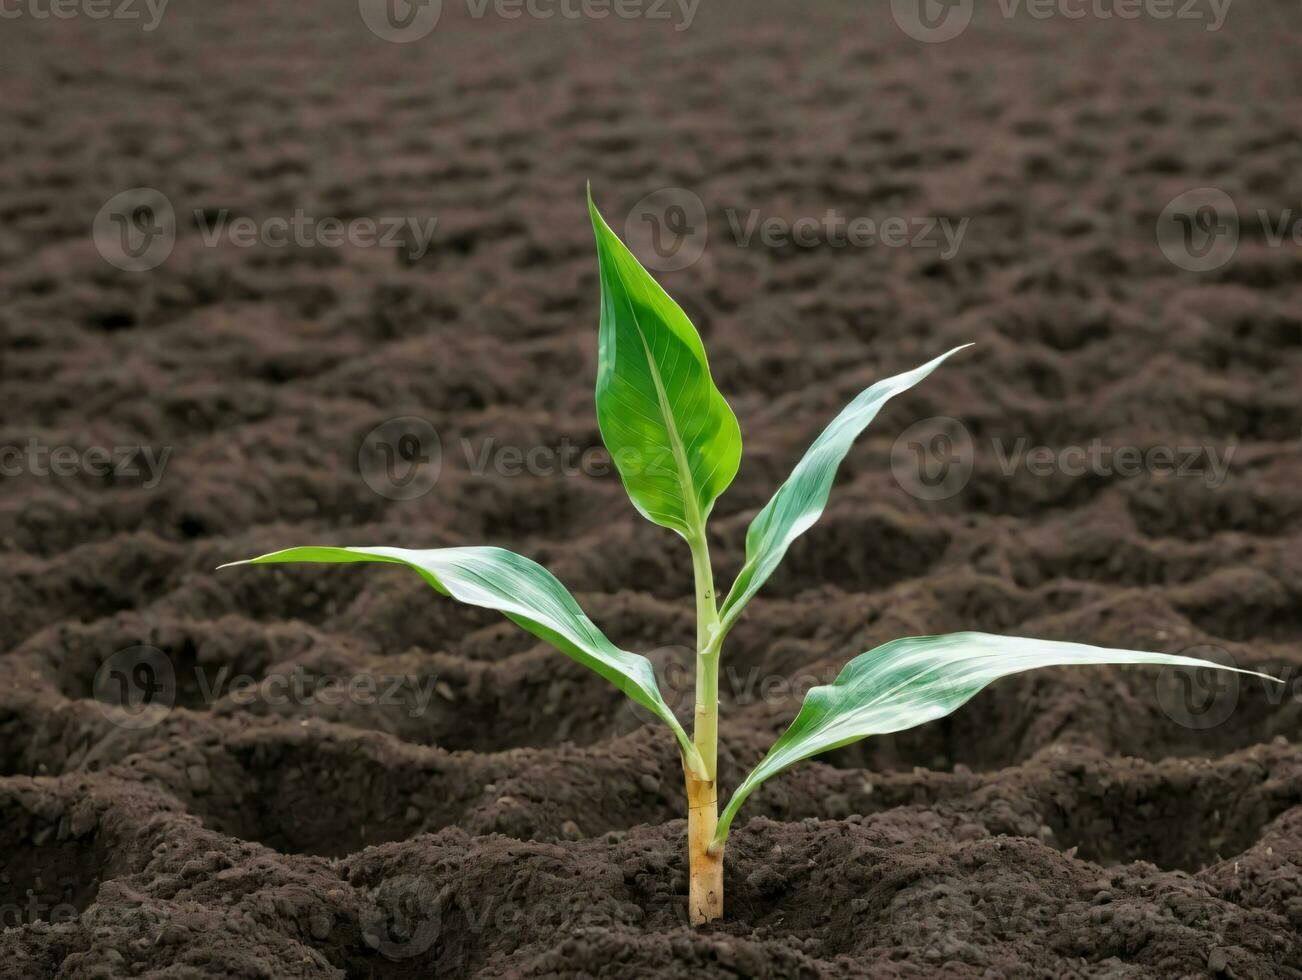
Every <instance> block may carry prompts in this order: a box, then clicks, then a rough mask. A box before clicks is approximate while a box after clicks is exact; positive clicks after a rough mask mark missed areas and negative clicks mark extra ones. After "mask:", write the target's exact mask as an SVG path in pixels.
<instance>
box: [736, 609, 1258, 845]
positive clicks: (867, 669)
mask: <svg viewBox="0 0 1302 980" xmlns="http://www.w3.org/2000/svg"><path fill="white" fill-rule="evenodd" d="M1076 664H1082V665H1083V664H1167V665H1175V666H1183V667H1214V668H1216V669H1218V670H1231V671H1234V672H1235V673H1239V674H1253V675H1254V676H1257V677H1265V678H1267V679H1268V680H1275V678H1273V677H1269V676H1268V675H1266V674H1258V673H1257V672H1256V671H1251V670H1240V669H1238V668H1236V667H1223V666H1221V665H1220V664H1216V663H1212V662H1211V661H1209V660H1198V659H1196V658H1194V657H1183V656H1180V655H1178V654H1167V653H1144V652H1142V651H1139V650H1113V649H1110V648H1108V647H1094V646H1088V645H1086V644H1084V643H1062V642H1059V641H1056V640H1028V639H1023V638H1021V637H1016V636H993V635H991V634H989V633H950V634H947V635H945V636H913V637H908V638H906V639H902V640H892V641H891V642H890V643H884V644H882V645H881V646H879V647H877V648H876V649H873V650H869V651H868V652H867V653H864V654H861V655H860V656H858V657H855V658H854V659H853V660H851V661H850V662H849V663H848V664H846V665H845V667H844V668H843V669H842V671H841V673H840V675H839V676H838V677H837V679H836V680H835V681H834V682H833V683H832V684H829V685H826V686H824V687H815V688H811V689H810V691H809V693H808V694H807V695H805V701H804V704H802V705H801V707H800V713H799V714H797V715H796V720H795V721H793V722H792V723H791V727H790V728H788V729H787V730H786V731H785V732H784V733H783V734H782V737H781V738H779V739H778V740H777V741H776V742H775V743H773V748H771V749H769V751H768V754H767V755H766V756H764V758H763V759H761V760H760V763H759V765H757V766H756V767H755V768H754V769H753V770H752V771H751V774H750V775H749V776H747V777H746V778H745V779H744V780H742V783H741V785H740V786H738V787H737V791H736V792H735V793H733V794H732V799H730V800H729V801H728V805H727V806H726V807H724V809H723V813H722V814H720V816H719V824H718V829H717V831H716V833H715V838H714V839H715V842H716V843H722V842H723V841H724V840H725V839H726V838H727V836H728V828H729V826H730V825H731V824H732V819H733V817H735V816H736V815H737V810H738V808H739V807H740V806H741V805H742V803H743V802H745V800H746V797H748V796H750V794H751V793H753V792H754V791H755V790H756V789H757V788H758V787H759V785H760V783H762V782H764V780H766V779H768V778H769V777H770V776H775V775H777V774H778V773H780V772H781V771H782V770H784V769H786V768H787V767H789V766H791V765H794V764H795V763H797V762H800V761H801V760H803V759H808V758H809V757H810V756H813V755H817V754H818V753H820V752H827V751H828V750H830V749H835V748H839V747H840V746H842V745H848V744H850V743H851V742H857V741H858V740H859V739H861V738H865V737H866V736H869V735H885V734H887V733H890V732H901V731H904V730H905V729H909V728H915V727H917V726H918V725H922V724H924V723H926V722H929V721H935V720H936V719H937V718H943V717H945V716H946V715H948V714H951V713H952V712H953V711H955V710H956V709H958V708H959V707H961V706H962V705H963V704H965V703H967V702H968V701H969V700H970V699H971V698H972V697H973V696H974V695H975V694H976V693H977V692H978V691H980V690H981V689H982V688H984V687H985V686H986V685H987V684H989V683H990V682H991V681H995V680H998V679H999V678H1000V677H1005V676H1007V675H1008V674H1016V673H1020V672H1021V671H1024V670H1033V669H1034V668H1036V667H1062V666H1069V665H1076Z"/></svg>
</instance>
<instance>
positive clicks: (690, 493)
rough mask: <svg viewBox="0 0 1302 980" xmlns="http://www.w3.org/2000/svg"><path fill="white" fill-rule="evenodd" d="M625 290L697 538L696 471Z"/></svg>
mask: <svg viewBox="0 0 1302 980" xmlns="http://www.w3.org/2000/svg"><path fill="white" fill-rule="evenodd" d="M612 258H613V256H612ZM624 293H625V300H624V301H625V302H626V303H627V304H628V312H629V314H630V315H631V316H632V318H633V328H634V329H635V330H636V331H637V338H638V340H639V341H641V343H642V352H643V354H645V355H646V363H647V370H648V371H649V372H650V374H651V383H652V384H653V385H655V389H656V401H657V402H658V403H659V406H660V415H661V417H662V418H663V419H664V423H665V432H666V433H667V434H668V436H669V448H670V450H671V451H672V452H673V455H674V465H675V467H676V468H677V470H678V485H679V488H680V489H681V490H682V493H683V517H684V520H685V521H686V523H687V527H686V528H685V530H686V531H687V533H688V534H689V535H691V536H693V537H695V536H697V535H699V534H700V533H701V529H702V520H701V508H700V505H699V503H698V502H697V499H696V490H695V487H694V486H693V484H692V479H691V477H692V471H691V467H690V466H689V465H688V463H687V450H686V448H685V447H684V446H683V440H682V437H681V436H680V435H679V433H678V420H677V419H676V418H675V417H674V413H673V411H672V410H671V409H670V406H669V393H668V392H667V391H666V390H665V385H664V379H663V378H662V377H661V376H660V366H659V365H658V364H657V363H656V359H655V357H653V356H652V354H651V348H650V346H649V345H648V344H647V338H646V332H645V331H644V330H643V329H642V322H641V321H640V320H639V319H638V317H637V310H636V309H635V308H634V306H633V301H632V299H631V298H630V297H629V295H628V290H627V288H626V289H625V290H624Z"/></svg>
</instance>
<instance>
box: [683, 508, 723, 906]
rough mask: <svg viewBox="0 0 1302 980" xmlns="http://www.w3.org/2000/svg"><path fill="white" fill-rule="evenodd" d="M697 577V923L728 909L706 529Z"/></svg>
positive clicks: (692, 801) (690, 837)
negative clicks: (719, 836)
mask: <svg viewBox="0 0 1302 980" xmlns="http://www.w3.org/2000/svg"><path fill="white" fill-rule="evenodd" d="M689 543H690V544H691V547H692V568H693V570H694V572H695V578H696V713H695V725H694V726H693V729H692V743H693V744H694V745H695V746H696V750H697V752H699V753H700V755H701V760H702V762H703V763H704V764H705V771H706V773H707V774H708V777H709V778H708V779H706V780H699V779H697V778H695V776H693V775H692V773H690V772H688V773H687V775H686V779H687V807H688V809H687V850H688V865H689V868H690V880H689V886H688V892H689V894H688V911H689V914H690V918H691V921H692V924H693V925H701V924H703V923H706V922H709V921H710V920H711V919H717V918H718V917H719V916H721V915H722V914H723V853H722V851H720V850H719V849H718V848H715V850H714V853H711V851H710V845H711V844H712V843H713V840H714V831H715V828H716V826H717V825H718V819H719V795H718V782H717V773H718V759H719V647H720V645H721V642H722V638H723V637H722V633H721V630H720V626H719V609H718V604H717V602H716V597H715V594H714V573H713V572H712V570H711V568H710V548H709V545H708V544H707V543H706V540H705V533H704V531H702V532H701V533H700V534H698V535H696V536H695V537H694V538H693V539H691V540H690V542H689Z"/></svg>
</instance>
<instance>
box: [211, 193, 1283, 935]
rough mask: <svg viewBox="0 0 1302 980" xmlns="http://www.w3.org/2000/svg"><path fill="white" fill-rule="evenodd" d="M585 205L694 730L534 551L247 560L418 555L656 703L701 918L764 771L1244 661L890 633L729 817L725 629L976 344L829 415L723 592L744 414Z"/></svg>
mask: <svg viewBox="0 0 1302 980" xmlns="http://www.w3.org/2000/svg"><path fill="white" fill-rule="evenodd" d="M588 210H589V213H590V215H591V218H592V227H593V230H594V231H595V233H596V238H597V260H598V265H599V270H600V278H601V321H600V328H599V330H600V339H599V347H598V350H599V354H598V367H597V420H598V423H599V425H600V428H601V435H602V438H603V439H604V440H605V442H606V446H607V448H608V449H609V450H610V454H611V457H612V459H613V460H614V462H615V465H616V468H617V469H618V471H619V474H620V477H621V479H622V480H623V483H624V487H625V489H626V490H627V491H628V495H629V497H630V498H631V500H632V502H633V506H635V507H636V508H637V509H638V510H639V511H641V513H642V515H643V516H644V517H646V518H647V520H650V521H653V522H654V523H656V524H659V525H661V526H662V527H666V528H669V529H670V530H672V531H674V532H676V533H677V534H678V535H679V536H681V537H682V538H683V540H684V541H686V542H687V546H688V548H689V550H690V552H691V556H692V568H693V570H694V572H695V582H696V619H697V632H696V710H695V720H694V724H693V727H692V734H691V737H688V735H687V732H686V731H685V730H684V728H683V726H682V725H681V724H679V721H678V719H677V718H675V717H674V714H673V712H672V711H670V709H669V707H668V705H666V704H665V701H664V699H663V698H662V696H661V694H660V691H659V689H658V687H657V684H656V677H655V672H654V670H653V669H652V667H651V663H650V661H648V660H647V659H646V658H645V657H642V656H639V655H638V654H635V653H629V652H628V651H626V650H621V649H620V648H619V647H617V646H615V644H613V643H612V642H611V641H610V640H609V639H607V638H606V636H605V635H604V634H603V633H602V632H601V630H599V629H597V627H596V626H595V625H594V624H593V622H592V620H590V619H588V617H587V616H586V615H585V614H584V612H583V610H582V609H580V608H579V605H578V603H577V602H575V600H574V597H573V596H572V595H570V593H569V592H568V591H567V590H566V589H565V587H564V586H563V585H561V583H560V582H559V581H557V579H556V578H555V576H553V575H552V574H551V573H550V572H549V571H547V569H545V568H543V567H542V566H541V565H538V564H537V563H535V562H533V561H531V560H530V559H528V558H525V557H524V556H522V555H517V554H514V553H513V552H510V551H505V550H503V549H501V548H488V547H468V548H439V549H434V550H425V551H411V550H407V549H404V548H388V547H368V548H317V547H308V548H290V549H288V550H286V551H277V552H273V553H272V554H269V555H263V556H262V557H260V558H254V559H252V561H251V562H236V563H234V564H250V563H252V564H268V563H272V562H389V563H391V564H396V565H405V566H407V567H408V568H411V569H413V570H414V571H415V572H416V573H417V574H418V575H420V576H421V578H423V579H424V580H425V581H426V582H428V583H429V584H430V586H432V587H433V588H434V589H435V590H436V591H438V592H441V593H443V594H444V595H447V596H451V597H452V598H453V599H458V600H460V601H461V602H465V603H469V604H470V605H474V606H482V607H484V608H487V609H495V610H497V611H498V612H501V613H503V614H504V615H506V616H507V618H509V619H511V620H512V621H514V622H515V623H517V624H518V625H519V626H521V627H523V628H524V629H525V630H528V631H529V632H530V633H532V634H534V635H535V636H538V637H540V638H541V639H543V640H546V641H547V642H548V643H550V644H551V645H552V646H554V647H556V648H557V649H558V650H560V651H561V652H562V653H564V654H566V655H567V656H570V657H572V658H574V659H575V660H577V661H578V662H579V663H581V664H583V665H584V666H585V667H588V668H589V669H591V670H593V671H595V672H596V673H598V674H600V675H601V676H602V677H604V678H606V680H608V681H610V682H611V683H612V684H614V685H615V686H616V687H618V688H619V689H620V690H621V691H623V692H624V693H625V694H626V695H627V696H628V697H630V698H632V699H633V700H634V701H635V702H637V703H638V704H640V705H642V706H643V707H644V708H647V709H649V710H650V711H651V712H652V713H653V714H654V715H656V716H657V717H658V718H659V719H660V720H661V721H663V722H664V723H665V725H667V726H668V728H669V730H670V731H671V732H673V735H674V738H675V739H676V740H677V742H678V749H679V752H680V753H681V755H682V763H683V771H684V774H685V777H686V791H687V793H686V795H687V847H688V865H689V871H690V876H689V882H690V883H689V889H688V891H689V894H688V908H689V912H690V917H691V921H692V922H693V924H698V925H699V924H701V923H704V922H708V921H710V920H711V919H715V918H718V917H719V916H720V915H721V914H722V913H723V849H724V844H725V842H726V841H727V839H728V831H729V829H730V828H731V827H732V822H733V819H734V818H735V817H736V815H737V810H738V808H740V806H741V805H742V803H743V802H745V800H746V798H747V797H749V796H750V795H751V794H752V793H753V792H755V790H756V789H758V788H759V786H760V784H761V783H763V782H764V781H765V780H766V779H769V778H770V777H772V776H775V775H777V774H778V773H779V772H782V771H783V770H784V769H786V768H788V767H789V766H792V765H794V764H795V763H797V762H800V761H801V760H803V759H808V758H809V757H810V756H813V755H817V754H818V753H820V752H826V751H828V750H830V749H835V748H838V747H840V746H843V745H848V744H849V743H851V742H855V741H858V740H859V739H862V738H865V737H867V736H869V735H882V734H886V733H889V732H899V731H904V730H905V729H908V728H913V727H915V726H917V725H921V724H923V723H924V722H928V721H934V720H935V719H937V718H943V717H945V716H946V715H948V714H950V713H951V712H953V711H954V710H956V709H957V708H958V707H960V706H961V705H963V704H964V703H966V702H967V701H969V700H970V699H971V698H972V697H973V696H975V695H976V694H977V693H978V692H979V691H980V690H981V689H982V688H984V687H985V686H986V685H987V684H990V683H991V682H992V681H995V680H998V679H999V678H1001V677H1005V676H1007V675H1009V674H1015V673H1018V672H1020V671H1024V670H1031V669H1032V668H1035V667H1056V666H1062V665H1069V664H1173V665H1177V666H1186V667H1212V668H1217V669H1227V670H1233V669H1235V668H1222V667H1221V665H1219V664H1215V663H1211V662H1209V661H1206V660H1198V659H1195V658H1193V657H1183V656H1178V655H1175V654H1165V653H1144V652H1142V651H1138V650H1113V649H1109V648H1105V647H1094V646H1086V645H1084V644H1080V643H1063V642H1057V641H1052V640H1031V639H1023V638H1020V637H1011V636H992V635H990V634H987V633H951V634H948V635H944V636H914V637H908V638H906V639H900V640H892V641H891V642H889V643H884V644H882V645H881V646H879V647H876V648H874V649H872V650H869V651H868V652H867V653H864V654H861V655H859V656H858V657H855V658H854V659H853V660H851V661H850V662H849V663H848V664H846V666H845V668H844V669H843V670H842V671H841V673H840V675H839V676H838V677H837V678H836V680H835V681H834V682H833V683H831V684H829V685H826V686H823V687H815V688H813V689H811V690H810V691H809V693H808V695H806V697H805V700H804V703H803V704H802V706H801V708H800V711H799V713H798V714H797V715H796V718H795V720H794V721H793V722H792V723H791V727H790V728H788V729H787V730H786V732H785V733H784V734H783V735H782V737H781V738H779V739H778V740H777V742H776V743H774V745H773V747H772V748H771V749H770V750H769V752H768V754H767V755H765V756H764V758H763V759H761V760H760V761H759V763H758V765H756V767H755V768H754V770H752V771H751V773H750V775H748V776H747V777H746V778H745V779H743V780H742V782H741V785H739V786H738V787H737V788H736V790H734V792H733V794H732V797H731V798H730V799H729V801H728V803H727V805H726V806H725V807H724V808H723V812H722V813H720V812H719V811H718V803H717V800H718V784H717V782H716V778H715V776H716V760H717V756H718V732H719V660H720V657H721V655H722V648H723V641H724V638H725V637H726V636H727V635H728V631H729V630H730V629H732V627H733V625H734V624H735V623H736V622H737V618H738V617H739V616H740V615H741V613H742V610H744V609H745V608H746V605H747V603H749V602H750V600H751V599H752V598H753V597H754V596H755V594H756V593H757V592H758V591H759V590H760V587H761V586H763V584H764V582H765V581H766V580H767V579H768V578H769V576H770V575H772V574H773V571H774V569H776V568H777V566H778V563H779V562H780V561H781V560H782V557H783V555H785V554H786V552H787V549H788V548H789V547H790V546H791V543H792V542H793V541H795V539H796V538H798V537H799V536H800V535H801V534H803V533H804V532H805V531H807V530H808V529H809V528H810V527H811V526H812V525H813V524H814V522H815V521H817V520H818V518H819V516H820V515H821V514H822V513H823V508H824V507H825V506H826V504H827V497H828V493H829V491H830V490H831V487H832V481H833V479H834V478H835V476H836V471H837V467H838V466H839V465H840V464H841V461H842V460H843V459H844V458H845V455H846V453H847V452H848V451H849V449H850V445H851V443H853V441H854V440H855V438H856V437H857V436H858V435H859V433H861V432H862V431H863V430H864V428H865V427H867V425H868V424H869V423H870V422H871V421H872V420H873V418H874V417H875V416H876V415H877V413H878V412H879V411H881V408H882V406H883V405H884V404H885V403H886V402H887V400H888V399H890V398H891V397H893V396H895V395H898V394H900V393H901V392H904V391H907V390H908V389H910V388H912V387H913V386H914V385H915V384H917V383H918V382H919V381H921V380H922V379H923V378H925V377H927V375H929V374H931V372H932V371H934V370H935V369H936V368H937V367H939V365H940V363H941V362H942V361H944V360H945V359H946V358H948V357H950V356H951V355H953V354H954V353H955V352H956V351H958V350H962V349H963V348H962V347H956V348H954V350H951V351H949V352H948V353H945V354H942V355H940V356H939V357H937V358H935V359H934V360H931V361H928V362H927V363H926V364H923V365H922V366H921V367H917V368H914V369H913V370H912V371H906V372H905V373H903V374H899V375H896V376H895V377H892V378H887V379H886V380H884V381H879V382H877V383H876V384H874V385H873V386H872V387H870V388H868V389H866V390H865V391H863V392H861V393H860V394H859V395H858V397H856V398H855V399H854V400H853V401H852V402H851V403H850V404H849V405H848V406H846V408H845V409H844V410H843V411H842V412H841V414H840V415H838V416H837V417H836V418H835V419H833V420H832V422H831V424H830V425H828V426H827V428H826V429H824V430H823V432H822V434H821V435H819V437H818V438H817V439H815V440H814V444H813V445H812V446H811V447H810V448H809V451H808V452H806V453H805V456H804V458H803V459H801V460H800V462H799V463H797V464H796V467H795V469H794V470H793V471H792V473H791V476H790V477H788V478H787V481H786V482H785V483H784V484H782V486H780V487H779V488H778V490H777V492H776V493H775V494H774V495H773V498H772V499H771V500H770V501H769V502H768V503H767V504H766V505H765V506H764V508H763V509H762V510H760V511H759V513H758V514H756V515H755V518H754V519H753V520H752V521H751V524H750V528H749V530H748V531H747V532H746V560H745V564H744V565H743V566H742V569H741V572H740V574H739V575H738V576H737V580H736V581H735V582H733V584H732V588H731V589H730V590H729V591H728V594H727V596H726V597H725V598H724V600H723V602H722V603H720V602H719V601H718V598H717V595H716V593H715V588H714V579H713V573H712V571H711V566H710V550H709V545H708V543H707V540H706V531H705V526H706V520H707V519H708V517H709V516H710V510H711V509H712V508H713V507H714V503H715V501H716V500H717V499H718V498H719V495H720V494H722V493H723V491H724V490H726V489H727V487H728V485H729V484H730V483H731V482H732V479H733V477H734V476H735V475H736V473H737V467H738V464H739V463H740V460H741V432H740V430H739V429H738V426H737V419H736V416H734V415H733V413H732V409H731V408H729V407H728V403H727V402H726V401H725V400H724V397H723V395H722V394H721V393H720V391H719V389H718V388H716V387H715V385H714V381H713V379H712V378H711V376H710V369H709V365H708V364H707V363H706V358H705V349H704V348H703V347H702V345H701V338H700V337H699V336H698V335H697V332H696V329H695V328H694V327H693V326H692V324H691V322H690V321H689V320H688V318H687V316H686V315H685V314H684V313H683V311H682V310H681V309H679V307H678V305H677V304H676V303H674V301H673V300H672V299H670V298H669V296H668V294H666V293H665V291H664V290H663V289H661V288H660V286H659V285H658V284H657V283H656V281H655V280H654V279H652V278H651V276H650V275H649V274H648V273H647V272H646V270H645V269H643V268H642V266H641V265H640V264H639V263H638V261H637V259H636V258H634V256H633V254H632V252H630V251H629V250H628V249H627V248H626V247H625V246H624V244H623V243H622V242H621V241H620V240H619V239H618V238H617V237H616V236H615V233H614V232H612V231H611V230H610V228H609V227H608V226H607V224H606V222H605V221H604V220H603V219H602V217H601V215H600V214H599V213H598V211H597V208H596V205H594V204H593V202H592V195H591V193H590V192H589V195H588ZM964 346H970V345H964ZM223 567H225V566H223ZM1239 673H1254V672H1253V671H1239ZM1258 676H1262V677H1265V676H1266V675H1264V674H1262V675H1258ZM1268 679H1271V680H1273V679H1274V678H1268Z"/></svg>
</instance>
